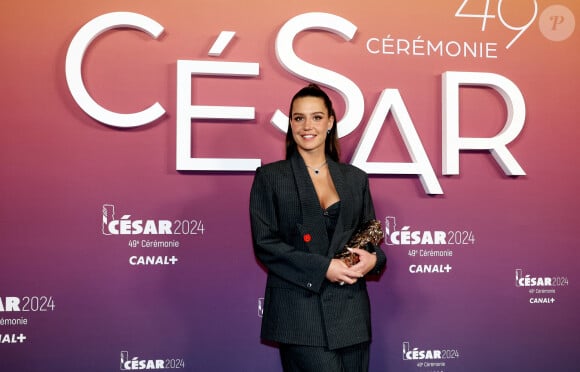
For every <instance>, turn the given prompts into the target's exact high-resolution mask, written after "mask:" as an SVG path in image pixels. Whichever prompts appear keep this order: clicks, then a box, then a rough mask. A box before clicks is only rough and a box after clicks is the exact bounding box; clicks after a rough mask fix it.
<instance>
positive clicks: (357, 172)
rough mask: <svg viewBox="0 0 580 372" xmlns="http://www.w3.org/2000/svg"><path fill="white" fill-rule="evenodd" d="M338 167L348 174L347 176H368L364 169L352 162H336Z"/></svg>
mask: <svg viewBox="0 0 580 372" xmlns="http://www.w3.org/2000/svg"><path fill="white" fill-rule="evenodd" d="M338 167H339V169H340V171H341V172H342V173H343V174H345V175H348V176H349V177H361V178H367V177H368V176H367V174H366V172H365V171H363V170H362V169H360V168H359V167H357V166H354V165H352V164H348V163H338Z"/></svg>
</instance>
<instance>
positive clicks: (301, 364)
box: [280, 342, 369, 372]
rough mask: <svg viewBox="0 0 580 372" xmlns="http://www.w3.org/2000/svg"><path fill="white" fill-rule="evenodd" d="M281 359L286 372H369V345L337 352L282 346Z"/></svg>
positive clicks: (351, 347)
mask: <svg viewBox="0 0 580 372" xmlns="http://www.w3.org/2000/svg"><path fill="white" fill-rule="evenodd" d="M280 357H281V359H282V367H283V368H284V372H367V371H368V370H369V343H368V342H364V343H362V344H357V345H353V346H348V347H345V348H341V349H336V350H328V348H326V347H318V346H302V345H289V344H280Z"/></svg>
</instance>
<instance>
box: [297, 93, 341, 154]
mask: <svg viewBox="0 0 580 372" xmlns="http://www.w3.org/2000/svg"><path fill="white" fill-rule="evenodd" d="M333 125H334V118H333V117H332V116H329V114H328V110H327V109H326V106H325V105H324V100H323V99H322V98H319V97H300V98H297V99H295V100H294V103H293V104H292V116H291V118H290V127H291V128H292V136H293V137H294V141H296V145H297V146H298V150H299V151H307V152H315V151H319V150H322V151H323V152H324V142H325V140H326V135H327V131H328V130H329V129H330V128H332V126H333Z"/></svg>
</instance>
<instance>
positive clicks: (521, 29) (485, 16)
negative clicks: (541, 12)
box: [455, 0, 538, 49]
mask: <svg viewBox="0 0 580 372" xmlns="http://www.w3.org/2000/svg"><path fill="white" fill-rule="evenodd" d="M469 1H470V0H463V3H462V4H461V5H460V6H459V8H458V9H457V12H455V16H456V17H463V18H481V20H482V21H481V31H485V26H486V25H487V19H488V18H490V19H491V18H495V15H493V14H490V11H489V0H485V8H484V10H483V13H481V14H473V13H463V8H465V5H466V4H467V3H468V2H469ZM480 1H481V0H480ZM533 2H534V14H533V15H532V17H531V18H530V20H529V21H528V23H526V24H525V25H523V26H519V27H518V26H513V25H510V24H509V23H507V22H506V21H505V19H504V17H503V15H502V13H501V9H502V3H503V0H499V1H498V3H497V17H498V18H499V20H500V22H501V23H502V24H503V25H504V27H505V28H508V29H510V30H512V31H518V33H517V34H516V36H515V37H514V38H513V39H512V40H511V41H510V42H509V43H508V45H507V46H506V47H505V48H506V49H509V48H510V47H511V46H512V44H513V43H515V41H516V40H517V39H519V37H520V36H522V34H523V33H524V32H525V31H526V30H527V29H528V28H529V27H530V26H531V24H532V23H533V22H534V21H535V19H536V17H537V16H538V3H537V2H536V0H533Z"/></svg>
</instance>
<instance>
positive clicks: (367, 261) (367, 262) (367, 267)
mask: <svg viewBox="0 0 580 372" xmlns="http://www.w3.org/2000/svg"><path fill="white" fill-rule="evenodd" d="M349 250H350V251H351V252H353V253H356V254H357V255H358V257H359V260H360V261H359V262H358V263H357V264H356V265H353V266H352V267H351V269H352V270H354V271H356V272H358V273H360V276H361V277H363V276H365V275H366V274H367V273H369V272H370V271H371V270H372V269H374V268H375V266H376V264H377V255H376V254H372V253H369V252H367V251H365V250H364V249H359V248H349Z"/></svg>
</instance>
